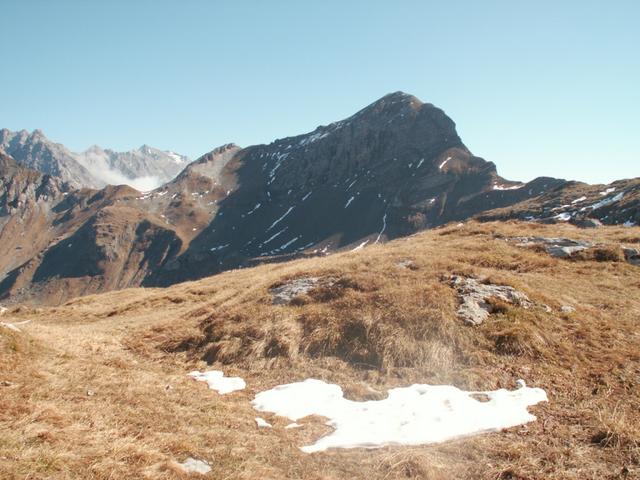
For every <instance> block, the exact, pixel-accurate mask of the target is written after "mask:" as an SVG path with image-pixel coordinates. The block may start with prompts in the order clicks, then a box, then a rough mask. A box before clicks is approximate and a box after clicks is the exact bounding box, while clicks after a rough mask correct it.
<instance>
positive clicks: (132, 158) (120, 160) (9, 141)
mask: <svg viewBox="0 0 640 480" xmlns="http://www.w3.org/2000/svg"><path fill="white" fill-rule="evenodd" d="M0 151H4V153H5V154H7V155H9V156H11V157H12V158H13V159H14V160H15V161H16V162H17V163H19V164H20V165H22V166H25V167H27V168H31V169H34V170H38V171H40V172H42V173H46V174H49V175H53V176H56V177H59V178H61V179H63V180H65V181H67V182H69V184H70V185H72V186H74V187H76V188H83V187H88V188H103V187H105V186H106V185H125V184H126V185H130V186H133V187H134V188H138V189H140V190H152V189H154V188H156V187H158V186H159V185H161V184H163V183H166V182H168V181H170V180H171V179H173V178H174V177H175V176H176V175H177V174H178V173H180V171H182V169H184V167H185V166H186V165H187V164H188V163H189V159H188V157H185V156H184V155H178V154H177V153H174V152H165V151H162V150H158V149H157V148H153V147H149V146H148V145H143V146H141V147H140V148H138V149H136V150H130V151H128V152H115V151H113V150H109V149H103V148H101V147H99V146H97V145H94V146H92V147H91V148H89V149H88V150H85V151H84V152H79V153H76V152H72V151H70V150H69V149H68V148H66V147H65V146H64V145H62V144H59V143H55V142H52V141H51V140H49V139H48V138H47V137H46V136H45V135H44V133H43V132H42V131H41V130H34V131H33V132H28V131H26V130H21V131H19V132H12V131H10V130H7V129H2V130H0Z"/></svg>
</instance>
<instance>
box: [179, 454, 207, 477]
mask: <svg viewBox="0 0 640 480" xmlns="http://www.w3.org/2000/svg"><path fill="white" fill-rule="evenodd" d="M178 466H179V467H180V468H181V469H182V470H183V471H185V472H186V473H200V474H202V475H205V474H207V473H209V472H210V471H211V467H210V466H209V464H208V463H207V462H204V461H202V460H197V459H195V458H192V457H189V458H187V459H186V460H185V461H184V462H182V463H178Z"/></svg>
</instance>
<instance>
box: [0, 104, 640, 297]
mask: <svg viewBox="0 0 640 480" xmlns="http://www.w3.org/2000/svg"><path fill="white" fill-rule="evenodd" d="M2 132H3V133H2V136H0V140H1V141H2V145H3V147H2V149H3V150H4V152H5V153H6V155H3V156H1V157H0V158H1V160H2V161H1V162H0V295H4V297H5V299H4V300H3V302H5V303H12V302H19V301H33V302H36V303H37V302H45V303H60V302H63V301H65V300H67V299H68V298H70V297H73V296H77V295H82V294H88V293H95V292H101V291H106V290H113V289H119V288H125V287H130V286H139V285H144V286H162V285H169V284H172V283H176V282H179V281H183V280H189V279H196V278H201V277H203V276H207V275H211V274H214V273H217V272H220V271H223V270H226V269H230V268H238V267H244V266H248V265H253V264H256V263H259V262H268V261H279V260H282V259H286V258H295V257H298V256H313V255H325V254H327V253H329V252H333V251H336V250H340V249H359V248H363V247H365V246H367V245H371V244H375V243H380V242H385V241H387V240H390V239H393V238H397V237H401V236H405V235H409V234H412V233H414V232H417V231H419V230H421V229H425V228H432V227H436V226H439V225H443V224H445V223H447V222H450V221H462V220H465V219H468V218H473V217H475V218H487V219H489V218H490V219H521V220H529V221H538V222H572V223H575V224H579V225H597V224H598V223H599V222H602V223H605V224H627V225H635V224H637V223H640V179H634V180H622V181H619V182H615V183H613V184H611V185H606V186H605V185H595V186H591V185H587V184H584V183H580V182H571V181H566V180H561V179H554V178H549V177H540V178H537V179H535V180H533V181H531V182H528V183H520V182H513V181H509V180H506V179H504V178H502V177H500V176H499V175H498V173H497V171H496V167H495V165H494V164H493V163H491V162H488V161H486V160H484V159H482V158H480V157H476V156H474V155H473V154H472V153H471V152H470V151H469V149H467V148H466V146H465V145H464V144H463V142H462V140H461V139H460V137H459V136H458V134H457V132H456V129H455V124H454V122H453V121H452V120H451V119H450V118H449V117H448V116H447V115H446V114H445V113H444V112H443V111H442V110H440V109H439V108H437V107H435V106H433V105H431V104H428V103H423V102H421V101H420V100H418V99H417V98H416V97H413V96H411V95H408V94H405V93H402V92H396V93H392V94H389V95H387V96H385V97H383V98H381V99H380V100H378V101H376V102H374V103H373V104H371V105H369V106H368V107H366V108H364V109H362V110H360V111H359V112H357V113H356V114H354V115H353V116H351V117H349V118H347V119H344V120H342V121H339V122H335V123H332V124H330V125H327V126H320V127H318V128H317V129H315V130H314V131H313V132H310V133H307V134H304V135H298V136H295V137H288V138H284V139H279V140H276V141H274V142H272V143H271V144H269V145H256V146H251V147H247V148H241V147H239V146H237V145H234V144H227V145H224V146H221V147H218V148H216V149H214V150H212V151H211V152H210V153H208V154H206V155H204V156H203V157H201V158H199V159H198V160H196V161H195V162H193V163H190V164H189V163H188V160H187V159H186V158H185V157H180V156H178V155H175V154H173V153H171V152H160V151H158V150H155V149H152V148H150V147H144V146H143V147H141V149H138V150H135V151H133V152H127V153H123V154H117V153H114V152H111V151H108V150H102V149H100V148H97V147H96V148H93V149H89V150H88V151H86V152H83V153H81V154H74V153H71V152H69V151H68V150H67V149H66V148H64V147H63V146H62V145H59V144H55V143H52V142H49V141H48V140H46V138H45V137H44V135H42V134H41V133H40V132H38V131H36V132H33V133H31V134H29V133H28V132H19V133H17V134H16V133H11V132H8V131H2ZM11 157H13V158H11ZM177 170H181V172H180V173H179V174H178V175H177V176H176V177H175V178H173V179H171V177H173V176H174V175H175V173H174V172H177ZM105 171H106V172H109V173H108V174H105ZM113 172H117V174H118V175H122V176H124V177H126V178H127V179H141V178H149V177H155V178H158V179H168V181H167V182H166V183H164V184H163V185H162V186H159V187H158V188H156V189H155V190H152V191H149V192H146V193H140V192H139V191H137V190H135V189H133V188H131V187H129V186H106V187H104V188H101V189H88V188H83V189H79V188H78V187H80V186H82V187H86V186H90V185H97V186H98V187H100V186H101V185H103V184H104V183H129V184H130V185H131V183H130V182H119V181H113V182H112V180H110V178H111V177H109V175H112V174H113ZM118 178H119V177H118ZM161 181H164V180H161ZM92 182H93V183H92ZM142 190H146V188H142Z"/></svg>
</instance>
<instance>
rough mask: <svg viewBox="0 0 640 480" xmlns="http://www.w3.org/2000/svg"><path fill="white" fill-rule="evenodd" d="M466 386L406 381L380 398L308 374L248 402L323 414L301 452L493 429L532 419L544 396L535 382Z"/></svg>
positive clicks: (295, 414) (288, 413)
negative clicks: (323, 430)
mask: <svg viewBox="0 0 640 480" xmlns="http://www.w3.org/2000/svg"><path fill="white" fill-rule="evenodd" d="M518 383H519V386H520V388H518V389H517V390H513V391H509V390H505V389H500V390H495V391H487V392H466V391H464V390H460V389H458V388H456V387H453V386H450V385H411V386H409V387H404V388H393V389H391V390H389V392H388V397H387V398H385V399H383V400H369V401H364V402H356V401H352V400H347V399H345V398H344V395H343V392H342V389H341V388H340V387H339V386H338V385H333V384H329V383H325V382H323V381H322V380H316V379H313V378H310V379H307V380H305V381H304V382H298V383H291V384H288V385H280V386H277V387H275V388H273V389H271V390H267V391H265V392H261V393H258V394H257V395H256V396H255V399H254V400H253V402H252V404H253V407H254V408H255V409H256V410H258V411H262V412H272V413H274V414H276V415H279V416H283V417H287V418H289V419H290V420H293V421H296V420H298V419H300V418H304V417H307V416H310V415H318V416H321V417H326V418H328V421H327V422H326V425H329V426H331V427H333V428H334V431H333V432H332V433H330V434H329V435H326V436H324V437H322V438H320V439H319V440H318V441H316V442H315V443H314V444H312V445H307V446H305V447H302V448H301V449H302V451H304V452H306V453H313V452H320V451H324V450H327V449H329V448H358V447H360V448H379V447H383V446H386V445H423V444H428V443H438V442H444V441H447V440H451V439H454V438H459V437H464V436H468V435H474V434H479V433H483V432H488V431H497V430H501V429H503V428H509V427H513V426H516V425H521V424H524V423H528V422H532V421H534V420H535V419H536V417H535V416H533V415H532V414H530V413H529V412H528V411H527V407H529V406H531V405H535V404H537V403H539V402H545V401H548V400H547V395H546V393H545V391H544V390H542V389H540V388H529V387H527V386H526V385H525V384H524V382H523V381H521V380H520V381H518Z"/></svg>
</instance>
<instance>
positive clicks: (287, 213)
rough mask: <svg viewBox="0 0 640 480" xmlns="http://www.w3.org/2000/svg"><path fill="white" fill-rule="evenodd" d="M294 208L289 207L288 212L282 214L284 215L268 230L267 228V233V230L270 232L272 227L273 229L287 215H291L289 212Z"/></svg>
mask: <svg viewBox="0 0 640 480" xmlns="http://www.w3.org/2000/svg"><path fill="white" fill-rule="evenodd" d="M294 208H295V207H289V210H287V211H286V212H284V215H282V216H281V217H280V218H279V219H277V220H276V221H275V222H273V223H272V224H271V226H270V227H269V228H267V232H268V231H269V230H271V229H272V228H273V227H275V226H276V225H277V224H278V223H280V222H281V221H282V220H283V219H284V217H286V216H287V215H289V214H290V213H291V210H293V209H294Z"/></svg>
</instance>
